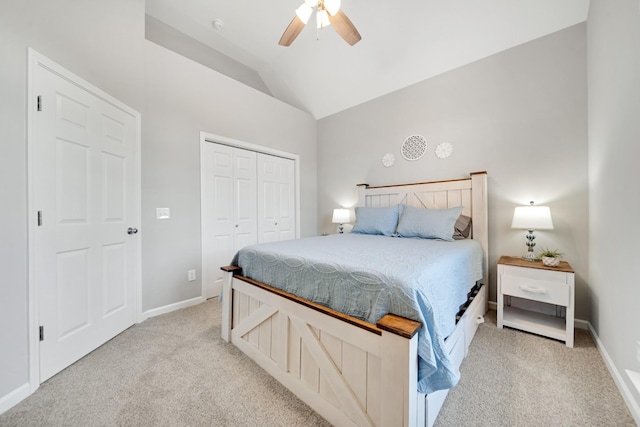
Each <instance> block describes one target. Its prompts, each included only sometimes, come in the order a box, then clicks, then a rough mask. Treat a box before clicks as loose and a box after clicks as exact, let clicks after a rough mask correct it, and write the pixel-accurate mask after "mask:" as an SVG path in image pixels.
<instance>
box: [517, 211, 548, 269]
mask: <svg viewBox="0 0 640 427" xmlns="http://www.w3.org/2000/svg"><path fill="white" fill-rule="evenodd" d="M511 228H519V229H523V230H527V248H528V249H527V253H526V254H524V255H523V256H522V259H524V260H526V261H539V258H537V257H536V255H535V254H534V253H533V247H534V246H535V245H536V244H535V242H534V241H533V240H534V239H535V238H536V236H535V235H534V234H533V230H553V222H552V221H551V210H550V209H549V207H548V206H534V205H533V202H531V205H530V206H518V207H517V208H516V209H515V211H514V212H513V222H511Z"/></svg>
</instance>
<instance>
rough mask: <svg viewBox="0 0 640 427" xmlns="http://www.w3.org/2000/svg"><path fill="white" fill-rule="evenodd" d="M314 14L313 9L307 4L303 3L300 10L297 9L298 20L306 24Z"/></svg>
mask: <svg viewBox="0 0 640 427" xmlns="http://www.w3.org/2000/svg"><path fill="white" fill-rule="evenodd" d="M312 13H313V8H311V7H309V6H307V4H306V3H303V4H302V5H301V6H300V7H299V8H297V9H296V15H298V18H300V20H301V21H302V22H304V23H305V24H306V23H307V22H309V17H310V16H311V14H312Z"/></svg>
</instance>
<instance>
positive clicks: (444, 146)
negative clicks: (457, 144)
mask: <svg viewBox="0 0 640 427" xmlns="http://www.w3.org/2000/svg"><path fill="white" fill-rule="evenodd" d="M451 153H453V145H451V144H449V143H448V142H443V143H440V144H438V146H437V147H436V156H438V158H439V159H446V158H447V157H449V156H450V155H451Z"/></svg>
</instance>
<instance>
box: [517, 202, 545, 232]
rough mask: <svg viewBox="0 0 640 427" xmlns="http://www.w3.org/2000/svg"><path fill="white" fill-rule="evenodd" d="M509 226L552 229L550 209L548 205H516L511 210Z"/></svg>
mask: <svg viewBox="0 0 640 427" xmlns="http://www.w3.org/2000/svg"><path fill="white" fill-rule="evenodd" d="M511 228H521V229H524V230H553V222H552V221H551V209H549V207H548V206H533V205H532V206H518V207H517V208H516V209H515V211H514V212H513V222H512V223H511Z"/></svg>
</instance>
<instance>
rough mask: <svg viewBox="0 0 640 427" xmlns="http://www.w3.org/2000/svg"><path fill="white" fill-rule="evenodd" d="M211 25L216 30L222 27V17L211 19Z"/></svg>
mask: <svg viewBox="0 0 640 427" xmlns="http://www.w3.org/2000/svg"><path fill="white" fill-rule="evenodd" d="M211 25H213V28H215V29H216V30H221V29H223V28H224V22H222V19H214V20H213V21H211Z"/></svg>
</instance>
